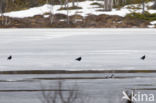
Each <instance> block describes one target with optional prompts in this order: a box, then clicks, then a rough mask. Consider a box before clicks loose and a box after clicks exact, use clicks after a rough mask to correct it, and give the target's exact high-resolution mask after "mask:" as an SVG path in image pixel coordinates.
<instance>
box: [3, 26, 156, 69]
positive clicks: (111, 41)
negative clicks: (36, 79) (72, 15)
mask: <svg viewBox="0 0 156 103" xmlns="http://www.w3.org/2000/svg"><path fill="white" fill-rule="evenodd" d="M155 32H156V29H55V30H53V29H36V30H35V29H25V30H23V29H9V30H8V29H0V71H7V70H11V71H12V70H112V69H113V70H114V69H116V70H117V69H118V70H126V69H134V70H136V69H148V70H150V69H155V67H156V64H155V61H156V47H155V44H156V35H155ZM9 55H12V56H13V59H12V60H11V61H8V60H7V57H8V56H9ZM142 55H146V56H147V58H146V60H145V61H142V60H140V57H141V56H142ZM79 56H82V58H83V59H82V61H81V62H77V61H75V58H77V57H79Z"/></svg>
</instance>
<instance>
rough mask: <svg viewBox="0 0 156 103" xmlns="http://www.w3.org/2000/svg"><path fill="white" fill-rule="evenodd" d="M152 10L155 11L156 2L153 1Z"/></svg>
mask: <svg viewBox="0 0 156 103" xmlns="http://www.w3.org/2000/svg"><path fill="white" fill-rule="evenodd" d="M152 8H153V9H156V0H154V4H153V6H152Z"/></svg>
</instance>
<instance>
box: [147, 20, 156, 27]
mask: <svg viewBox="0 0 156 103" xmlns="http://www.w3.org/2000/svg"><path fill="white" fill-rule="evenodd" d="M155 26H156V21H152V22H150V25H148V27H149V28H154V27H155Z"/></svg>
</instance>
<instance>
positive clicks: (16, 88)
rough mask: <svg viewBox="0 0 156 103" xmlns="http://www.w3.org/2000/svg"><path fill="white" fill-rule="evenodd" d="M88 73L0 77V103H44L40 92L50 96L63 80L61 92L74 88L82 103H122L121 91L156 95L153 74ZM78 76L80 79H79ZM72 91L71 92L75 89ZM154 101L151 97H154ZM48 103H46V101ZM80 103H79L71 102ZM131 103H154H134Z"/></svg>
mask: <svg viewBox="0 0 156 103" xmlns="http://www.w3.org/2000/svg"><path fill="white" fill-rule="evenodd" d="M111 75H112V74H111V73H98V74H96V73H95V74H94V73H90V74H38V75H33V74H29V75H24V74H23V75H2V74H1V75H0V103H44V102H41V100H42V99H43V95H42V91H43V90H44V91H46V92H45V93H49V92H50V93H53V92H54V90H56V89H58V81H59V80H62V81H63V87H62V89H63V90H67V91H63V92H64V93H66V92H68V90H70V89H71V88H73V86H74V85H76V87H77V88H78V89H77V88H75V89H76V90H78V91H79V93H80V96H81V97H83V98H82V99H83V100H84V103H88V101H89V103H97V102H100V103H101V102H102V103H126V102H122V101H123V99H122V96H123V94H122V92H123V91H127V90H128V91H132V90H135V93H136V94H137V93H140V94H144V93H146V94H147V95H149V94H153V95H154V96H156V73H124V74H123V73H114V76H113V78H106V77H110V76H111ZM80 77H81V78H80ZM75 89H74V90H75ZM154 99H155V97H154ZM46 103H48V102H46ZM74 103H81V102H74ZM135 103H155V101H153V102H149V101H145V102H135Z"/></svg>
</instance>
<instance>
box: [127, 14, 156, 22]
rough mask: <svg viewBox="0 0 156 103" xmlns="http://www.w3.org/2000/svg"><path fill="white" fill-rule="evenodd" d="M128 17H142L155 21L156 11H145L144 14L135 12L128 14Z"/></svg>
mask: <svg viewBox="0 0 156 103" xmlns="http://www.w3.org/2000/svg"><path fill="white" fill-rule="evenodd" d="M126 17H130V18H136V19H142V20H147V21H154V20H156V13H154V14H150V13H149V12H145V13H144V14H142V13H135V12H133V13H130V14H127V15H126Z"/></svg>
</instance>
